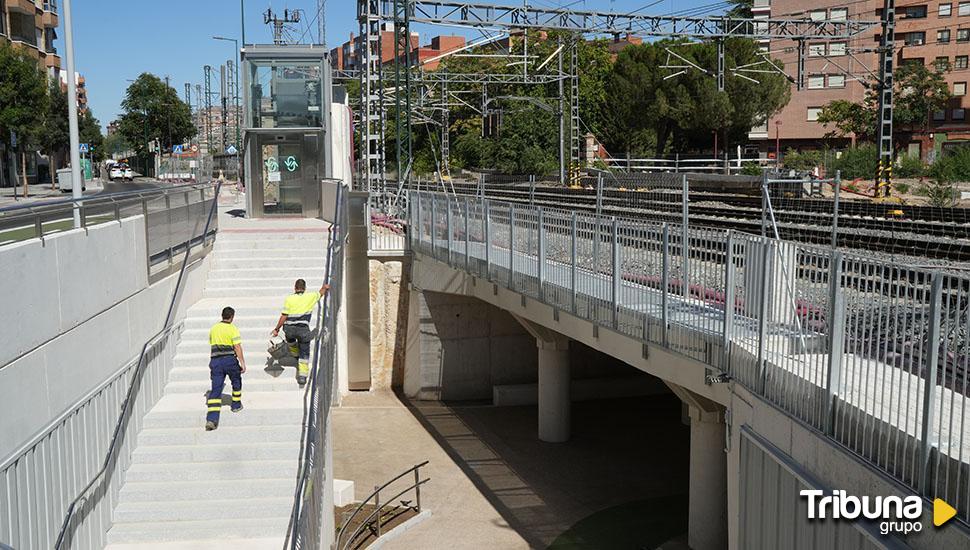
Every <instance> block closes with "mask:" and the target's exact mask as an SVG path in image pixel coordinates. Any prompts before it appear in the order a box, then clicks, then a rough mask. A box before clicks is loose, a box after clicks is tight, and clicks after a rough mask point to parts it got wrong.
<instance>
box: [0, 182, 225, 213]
mask: <svg viewBox="0 0 970 550" xmlns="http://www.w3.org/2000/svg"><path fill="white" fill-rule="evenodd" d="M212 185H213V184H212V182H202V183H191V184H187V185H173V186H171V187H159V188H157V189H139V190H135V191H116V192H114V193H98V194H97V195H88V196H86V197H80V198H77V199H75V198H70V197H68V198H64V199H53V200H49V201H43V202H36V203H30V204H15V205H11V206H4V207H2V208H0V215H4V214H5V213H7V212H15V211H17V210H27V211H30V212H31V213H33V211H34V210H38V209H43V210H46V209H55V207H58V206H66V205H72V206H73V205H74V204H75V203H77V204H78V205H80V204H81V203H86V202H102V201H103V202H106V203H111V202H116V200H124V199H128V198H144V197H146V196H150V195H167V194H172V193H181V192H185V191H187V190H191V189H205V188H207V187H212ZM217 185H221V184H217Z"/></svg>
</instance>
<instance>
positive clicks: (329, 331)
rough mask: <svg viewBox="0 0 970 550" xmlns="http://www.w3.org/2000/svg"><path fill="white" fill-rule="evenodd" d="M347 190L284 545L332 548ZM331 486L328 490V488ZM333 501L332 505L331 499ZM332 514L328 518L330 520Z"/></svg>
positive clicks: (333, 234) (333, 233)
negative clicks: (333, 418)
mask: <svg viewBox="0 0 970 550" xmlns="http://www.w3.org/2000/svg"><path fill="white" fill-rule="evenodd" d="M347 194H348V192H347V190H346V188H345V186H343V185H338V186H337V195H336V201H335V207H334V217H333V220H334V223H333V225H332V226H331V229H330V241H329V243H328V244H327V261H326V271H325V274H324V282H325V283H327V284H329V285H330V290H329V291H328V292H327V293H326V295H325V296H324V299H323V300H321V302H320V305H319V308H318V310H317V334H318V335H319V336H318V337H317V339H316V340H315V341H314V346H313V361H312V364H311V369H310V377H309V384H307V388H306V390H305V392H304V400H303V407H304V412H303V432H302V436H301V444H300V463H299V467H298V473H297V482H296V490H295V493H294V497H293V508H292V512H291V514H290V522H289V526H288V529H287V533H286V540H285V542H284V545H283V547H284V548H286V549H294V550H296V549H302V548H324V547H329V542H328V541H329V539H328V537H332V535H333V531H332V530H331V529H328V525H332V523H331V522H332V521H333V509H332V506H331V505H332V499H330V498H328V495H332V485H333V475H332V471H333V470H332V468H333V465H332V464H331V463H330V449H331V448H332V447H331V443H330V437H331V435H330V408H331V405H332V403H333V400H334V395H335V392H336V391H337V349H338V338H337V319H338V316H339V313H340V308H341V307H342V304H343V287H342V285H341V284H340V281H342V280H343V272H344V246H345V241H346V239H347V230H348V211H347V204H348V202H347V201H348V196H347ZM328 487H329V489H328ZM328 503H329V504H328ZM328 518H329V519H328Z"/></svg>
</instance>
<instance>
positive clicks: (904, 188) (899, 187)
mask: <svg viewBox="0 0 970 550" xmlns="http://www.w3.org/2000/svg"><path fill="white" fill-rule="evenodd" d="M893 189H895V190H896V191H898V192H900V193H902V194H903V195H905V194H906V193H909V184H908V183H894V184H893Z"/></svg>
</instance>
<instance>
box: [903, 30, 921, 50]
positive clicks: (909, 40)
mask: <svg viewBox="0 0 970 550" xmlns="http://www.w3.org/2000/svg"><path fill="white" fill-rule="evenodd" d="M904 41H905V42H906V45H907V46H922V45H923V44H925V43H926V33H925V32H922V31H921V32H908V33H906V36H905V38H904Z"/></svg>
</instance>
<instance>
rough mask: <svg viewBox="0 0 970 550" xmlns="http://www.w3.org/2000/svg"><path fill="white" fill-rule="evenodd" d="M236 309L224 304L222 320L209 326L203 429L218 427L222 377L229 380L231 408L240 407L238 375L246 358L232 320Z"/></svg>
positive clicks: (240, 383)
mask: <svg viewBox="0 0 970 550" xmlns="http://www.w3.org/2000/svg"><path fill="white" fill-rule="evenodd" d="M235 317H236V310H234V309H232V308H231V307H225V308H223V310H222V320H221V321H219V322H218V323H216V324H215V325H212V328H211V329H210V330H209V348H210V358H209V374H210V377H211V378H212V389H210V390H209V395H208V396H207V398H206V411H207V414H206V415H205V429H206V431H212V430H214V429H216V428H218V427H219V412H220V409H221V408H222V388H223V386H225V383H226V377H227V376H228V377H229V382H230V383H231V384H232V405H231V406H230V410H231V411H232V412H239V411H241V410H242V408H243V405H242V375H243V373H244V372H246V358H245V357H243V349H242V337H241V336H240V334H239V329H238V328H236V325H234V324H232V321H233V319H234V318H235Z"/></svg>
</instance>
